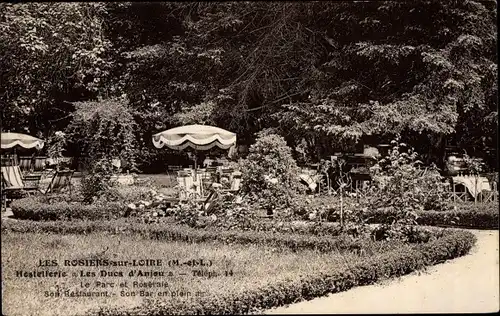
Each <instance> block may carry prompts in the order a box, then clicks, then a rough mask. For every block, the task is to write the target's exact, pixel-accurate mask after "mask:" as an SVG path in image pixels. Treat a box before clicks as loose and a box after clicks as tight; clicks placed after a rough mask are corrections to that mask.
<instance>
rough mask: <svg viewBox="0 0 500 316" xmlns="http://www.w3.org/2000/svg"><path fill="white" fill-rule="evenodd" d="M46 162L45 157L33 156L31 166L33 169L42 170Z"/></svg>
mask: <svg viewBox="0 0 500 316" xmlns="http://www.w3.org/2000/svg"><path fill="white" fill-rule="evenodd" d="M46 162H47V157H43V156H37V157H35V165H34V166H33V169H34V171H43V170H44V169H45V165H46Z"/></svg>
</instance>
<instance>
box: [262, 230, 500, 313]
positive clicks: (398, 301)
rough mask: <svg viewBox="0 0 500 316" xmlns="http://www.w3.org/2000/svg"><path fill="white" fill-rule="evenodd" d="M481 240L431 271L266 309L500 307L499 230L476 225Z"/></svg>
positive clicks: (444, 310) (332, 310) (369, 310)
mask: <svg viewBox="0 0 500 316" xmlns="http://www.w3.org/2000/svg"><path fill="white" fill-rule="evenodd" d="M471 232H473V233H474V234H475V235H476V236H477V238H478V240H477V244H476V246H475V247H474V248H473V249H472V250H471V253H470V254H468V255H466V256H464V257H460V258H457V259H454V260H451V261H448V262H446V263H444V264H439V265H436V266H432V267H429V268H428V269H427V271H425V272H420V275H419V273H418V272H416V273H413V274H410V275H407V276H403V277H401V278H398V279H396V280H388V281H386V282H383V283H381V284H376V285H369V286H362V287H356V288H353V289H351V290H349V291H346V292H342V293H337V294H330V295H328V296H325V297H320V298H317V299H313V300H311V301H305V302H300V303H296V304H292V305H290V306H287V307H279V308H276V309H272V310H269V311H267V312H265V314H311V313H317V314H332V313H470V312H474V313H484V312H498V311H499V309H500V297H499V291H500V290H499V289H500V288H499V263H498V262H499V240H498V236H499V235H498V231H492V230H487V231H485V230H483V231H478V230H474V231H473V230H471Z"/></svg>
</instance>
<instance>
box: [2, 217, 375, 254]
mask: <svg viewBox="0 0 500 316" xmlns="http://www.w3.org/2000/svg"><path fill="white" fill-rule="evenodd" d="M1 229H2V232H9V231H12V232H22V233H26V232H34V233H56V234H89V233H93V232H106V233H111V234H126V235H130V234H134V235H142V236H144V237H146V238H150V239H155V240H164V241H184V242H196V243H203V242H211V241H217V242H223V243H226V244H232V243H238V244H256V245H261V246H272V247H277V248H288V249H291V250H292V251H299V250H302V249H313V250H318V251H321V252H328V251H333V250H348V251H360V250H361V249H365V250H368V249H370V246H371V245H373V244H374V242H372V241H370V240H367V239H353V238H351V237H350V236H345V235H343V236H336V237H326V236H314V235H300V234H293V233H279V232H263V231H237V230H234V231H233V230H231V231H227V230H222V229H215V228H214V229H211V230H204V229H196V228H191V227H189V226H186V225H179V224H174V223H162V224H154V225H153V224H144V223H139V222H134V221H127V220H126V219H121V220H114V221H45V222H36V221H19V220H9V219H4V220H2V227H1Z"/></svg>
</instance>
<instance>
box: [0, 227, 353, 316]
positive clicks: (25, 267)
mask: <svg viewBox="0 0 500 316" xmlns="http://www.w3.org/2000/svg"><path fill="white" fill-rule="evenodd" d="M2 258H3V260H2V271H3V274H4V275H3V284H2V288H3V291H4V298H3V299H4V303H5V304H4V305H3V313H4V314H5V315H28V314H29V315H32V314H37V315H74V314H81V313H82V312H84V311H86V310H89V309H91V308H97V307H100V306H107V307H113V306H114V307H120V306H121V307H133V306H139V305H141V303H148V300H149V299H153V300H154V299H160V300H170V301H172V300H186V299H194V300H196V299H197V296H196V295H197V293H199V295H200V296H203V295H211V296H212V295H218V294H228V293H235V294H237V293H241V292H243V291H246V290H248V289H255V288H260V287H262V286H264V285H266V284H272V283H278V282H280V281H282V280H286V279H294V278H298V277H301V276H304V275H308V274H310V273H319V272H322V271H330V270H335V269H336V268H337V267H342V266H344V265H345V264H346V262H349V263H350V264H352V263H355V262H357V261H358V260H360V259H361V255H358V254H353V253H349V254H342V255H341V254H339V253H334V252H332V253H326V254H325V253H323V254H322V253H319V252H314V251H301V252H295V253H294V252H291V251H286V250H277V249H276V248H270V247H257V246H254V245H244V246H243V245H242V246H239V245H231V246H228V245H221V244H215V243H210V242H208V243H203V244H194V243H183V242H160V241H152V240H146V239H141V238H140V237H139V236H137V237H134V236H129V237H124V236H113V235H108V234H103V233H95V234H90V235H52V234H37V233H23V234H19V233H2ZM78 259H107V260H114V261H126V260H128V261H129V262H130V261H132V260H133V259H136V260H139V259H155V260H156V259H161V260H162V264H163V266H161V267H95V266H88V267H78V266H76V267H73V266H63V263H64V260H78ZM176 259H178V260H179V263H180V264H179V266H172V267H169V266H168V264H167V262H168V261H169V260H176ZM190 259H204V260H210V261H211V262H212V266H210V267H205V268H199V267H190V266H188V265H182V262H185V261H188V260H190ZM39 260H57V262H58V264H59V266H52V267H44V268H40V267H37V265H38V263H39ZM174 262H175V261H174ZM21 270H22V271H29V272H30V271H34V270H36V271H43V270H46V271H66V272H67V273H68V275H69V276H68V277H67V278H64V280H62V279H58V278H25V277H16V271H21ZM101 270H105V271H107V272H108V273H109V272H119V271H122V272H123V277H120V276H112V277H100V275H99V273H100V271H101ZM132 270H135V271H137V270H142V271H143V272H149V271H163V272H164V273H165V275H164V276H155V277H147V276H142V277H130V276H129V273H130V271H132ZM195 270H198V271H203V272H202V273H201V275H200V274H197V275H195V273H197V272H194V271H195ZM81 271H83V272H81ZM226 271H227V276H226ZM92 272H94V273H95V274H96V277H87V278H85V277H82V276H81V273H83V274H85V275H86V274H87V273H89V274H92ZM169 272H172V275H170V276H169V275H168V273H169ZM72 273H77V275H78V277H72ZM209 273H210V274H209ZM214 273H215V274H214ZM182 274H185V275H182ZM134 280H135V281H137V282H140V283H144V282H148V281H153V282H164V283H162V284H161V286H160V287H133V281H134ZM125 281H127V282H128V289H127V288H120V287H119V286H120V283H122V282H125ZM97 282H99V283H100V284H98V283H97ZM85 283H89V284H90V285H89V287H88V288H85ZM103 283H112V284H113V285H114V287H113V288H112V287H110V285H109V284H107V285H103ZM165 283H166V285H165ZM58 285H59V286H60V289H59V291H60V293H61V296H60V297H46V295H45V294H46V292H47V293H48V292H50V293H57V292H58ZM82 286H83V287H82ZM68 290H69V291H70V292H73V291H82V290H84V291H86V292H87V291H96V292H99V291H101V292H102V291H106V290H109V292H110V293H111V294H110V295H111V296H110V297H76V298H75V297H65V296H64V295H65V293H69V292H67V291H68ZM141 290H144V292H143V294H144V293H145V292H149V293H151V294H152V295H151V296H140V291H141ZM177 291H178V292H177ZM172 292H174V295H176V296H175V297H172ZM181 292H183V293H184V296H183V297H181V295H182V294H181ZM188 292H189V293H190V294H189V297H188V296H187V295H188V294H187V293H188ZM133 293H135V294H136V295H135V296H132V295H133ZM159 294H167V295H168V296H166V297H161V296H159ZM124 295H126V296H124Z"/></svg>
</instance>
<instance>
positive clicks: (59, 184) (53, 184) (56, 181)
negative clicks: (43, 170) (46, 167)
mask: <svg viewBox="0 0 500 316" xmlns="http://www.w3.org/2000/svg"><path fill="white" fill-rule="evenodd" d="M74 173H75V171H74V170H63V171H56V173H55V174H54V177H53V178H52V181H50V184H49V186H48V188H47V190H45V192H44V194H48V193H61V192H62V191H63V189H65V188H68V189H69V194H70V195H71V193H72V187H73V185H72V184H71V178H72V177H73V174H74Z"/></svg>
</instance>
